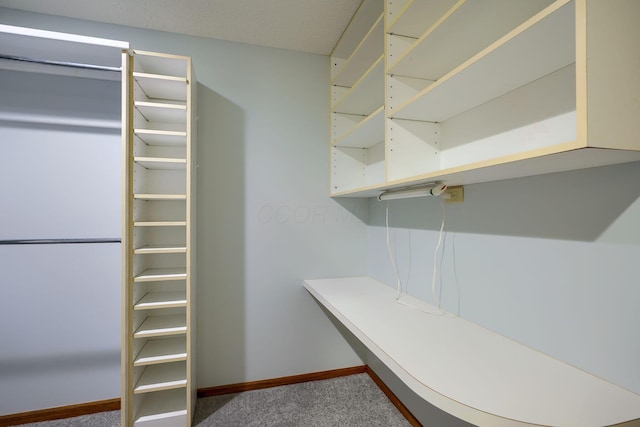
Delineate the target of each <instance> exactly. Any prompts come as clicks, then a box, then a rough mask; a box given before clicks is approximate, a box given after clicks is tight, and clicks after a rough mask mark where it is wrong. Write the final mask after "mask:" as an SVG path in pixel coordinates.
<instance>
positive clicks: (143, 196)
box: [133, 193, 187, 200]
mask: <svg viewBox="0 0 640 427" xmlns="http://www.w3.org/2000/svg"><path fill="white" fill-rule="evenodd" d="M133 198H134V199H136V200H187V195H186V194H146V193H144V194H143V193H135V194H134V195H133Z"/></svg>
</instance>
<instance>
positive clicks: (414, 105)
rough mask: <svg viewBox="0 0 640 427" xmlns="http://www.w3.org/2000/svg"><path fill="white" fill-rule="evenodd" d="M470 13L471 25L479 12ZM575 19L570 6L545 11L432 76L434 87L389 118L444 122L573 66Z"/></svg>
mask: <svg viewBox="0 0 640 427" xmlns="http://www.w3.org/2000/svg"><path fill="white" fill-rule="evenodd" d="M510 3H511V4H516V2H510ZM518 5H519V3H518ZM472 12H473V13H472ZM469 13H470V14H469V16H468V17H467V19H468V20H471V17H473V16H476V15H477V13H478V11H470V12H469ZM500 16H502V14H500ZM574 16H575V10H574V8H573V7H572V5H567V6H564V7H561V8H559V10H557V9H554V8H548V9H546V10H545V13H540V14H538V15H536V16H535V17H533V18H532V19H530V20H528V21H527V22H525V23H524V24H522V25H520V26H518V27H517V28H516V29H515V30H513V31H511V32H509V33H508V34H507V35H505V36H504V37H502V38H500V39H499V40H498V41H496V42H495V43H493V44H492V45H490V46H489V47H487V48H486V49H483V50H481V51H480V52H478V53H477V54H475V55H473V56H472V57H471V58H470V59H468V60H467V61H465V62H464V63H462V64H461V65H460V66H458V67H457V68H455V69H453V70H452V71H450V72H449V73H447V74H446V75H443V76H442V75H441V74H440V73H442V72H443V71H441V70H438V71H435V72H434V74H432V76H433V80H436V82H435V83H434V84H432V85H430V86H429V87H427V88H426V89H424V90H423V91H421V92H420V93H418V94H417V95H415V96H414V97H412V98H411V99H409V100H407V101H406V102H405V103H404V104H403V105H401V106H400V107H398V108H397V110H396V111H391V112H390V117H392V118H402V119H410V120H422V121H430V122H443V121H445V120H446V119H448V118H451V117H453V116H455V115H457V114H460V113H462V112H465V111H467V110H470V109H472V108H474V107H476V106H478V105H480V104H484V103H485V102H488V101H490V100H492V99H494V98H497V97H499V96H502V95H504V94H506V93H507V92H510V91H512V90H514V89H516V88H519V87H521V86H523V85H525V84H527V83H529V82H532V81H534V80H537V79H539V78H541V77H543V76H545V75H547V74H550V73H552V72H554V71H556V70H559V69H560V68H563V67H566V66H567V65H570V64H573V63H575V61H576V54H575V25H574ZM480 44H481V43H480ZM548 46H553V49H548V48H547V47H548ZM442 56H443V57H444V55H442ZM464 56H466V52H465V55H464ZM436 57H437V58H440V56H436ZM432 62H434V61H432ZM437 62H439V63H440V65H441V61H437ZM445 67H447V66H446V65H445ZM416 69H420V70H421V71H423V69H422V68H420V67H416ZM445 69H446V68H445ZM498 70H499V74H500V76H499V78H496V73H497V72H498ZM478 82H483V84H478Z"/></svg>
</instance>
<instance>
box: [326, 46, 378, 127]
mask: <svg viewBox="0 0 640 427" xmlns="http://www.w3.org/2000/svg"><path fill="white" fill-rule="evenodd" d="M383 104H384V61H383V57H382V56H381V57H379V58H378V60H377V61H376V62H375V63H374V64H373V65H372V66H371V68H369V70H367V72H366V73H365V74H364V75H363V76H362V78H361V79H360V80H358V82H357V83H356V84H355V85H354V86H353V87H352V88H351V89H349V90H348V91H347V92H345V94H344V95H342V97H341V98H340V99H339V100H338V101H337V102H336V103H335V104H334V105H333V107H332V110H333V111H334V112H337V113H344V114H361V115H369V114H371V113H372V112H373V111H375V110H377V109H378V108H379V107H380V106H381V105H383Z"/></svg>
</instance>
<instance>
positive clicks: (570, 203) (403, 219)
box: [368, 162, 640, 243]
mask: <svg viewBox="0 0 640 427" xmlns="http://www.w3.org/2000/svg"><path fill="white" fill-rule="evenodd" d="M638 182H640V163H638V162H635V163H626V164H622V165H613V166H603V167H597V168H590V169H582V170H576V171H569V172H560V173H552V174H545V175H538V176H532V177H526V178H516V179H510V180H504V181H495V182H489V183H482V184H473V185H468V186H465V188H464V192H465V193H464V198H465V200H464V202H463V203H461V204H448V205H446V219H447V225H446V230H448V231H452V232H464V233H474V234H492V235H509V236H522V237H536V238H553V239H563V240H576V241H595V240H598V239H599V238H600V237H601V236H602V235H603V233H605V232H607V230H608V229H609V228H610V227H611V226H612V225H613V224H614V223H615V222H616V221H617V220H618V219H620V218H621V217H622V216H623V215H624V214H625V211H627V210H628V209H629V208H631V207H633V208H634V209H635V207H634V206H633V205H634V203H635V205H636V206H637V205H638V204H640V186H638ZM389 206H390V213H389V216H390V218H389V221H390V225H391V226H392V227H400V228H411V229H422V230H438V229H439V228H440V223H441V220H442V210H441V207H440V203H438V201H437V200H435V199H434V198H426V199H423V198H421V199H405V200H394V201H392V202H390V204H389ZM368 223H369V225H373V226H379V227H384V225H385V203H384V202H379V201H378V200H376V199H371V200H370V202H369V222H368ZM636 225H637V224H636ZM626 228H627V232H628V231H629V230H628V228H629V227H626ZM618 237H619V238H617V239H616V240H618V241H620V240H622V241H623V242H625V243H638V242H640V235H635V236H629V235H627V236H618ZM636 240H637V241H636Z"/></svg>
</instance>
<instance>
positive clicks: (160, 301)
mask: <svg viewBox="0 0 640 427" xmlns="http://www.w3.org/2000/svg"><path fill="white" fill-rule="evenodd" d="M186 305H187V297H186V295H185V292H184V291H182V292H149V293H147V294H145V295H144V296H143V297H142V298H140V300H139V301H138V302H136V303H135V304H134V306H133V309H134V310H153V309H158V308H174V307H185V306H186Z"/></svg>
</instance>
